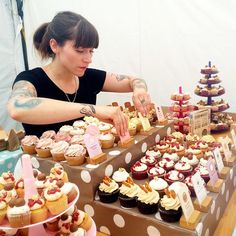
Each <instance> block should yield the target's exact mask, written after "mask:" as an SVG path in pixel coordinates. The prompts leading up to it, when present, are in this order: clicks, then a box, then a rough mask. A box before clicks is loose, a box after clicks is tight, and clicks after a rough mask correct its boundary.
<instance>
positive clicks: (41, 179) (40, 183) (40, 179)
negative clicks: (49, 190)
mask: <svg viewBox="0 0 236 236" xmlns="http://www.w3.org/2000/svg"><path fill="white" fill-rule="evenodd" d="M45 181H46V175H45V174H43V173H40V174H38V176H37V178H36V179H35V185H36V188H37V191H38V194H39V195H41V194H42V193H43V189H44V187H45Z"/></svg>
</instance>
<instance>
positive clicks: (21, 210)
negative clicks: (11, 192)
mask: <svg viewBox="0 0 236 236" xmlns="http://www.w3.org/2000/svg"><path fill="white" fill-rule="evenodd" d="M30 217H31V213H30V208H29V206H28V205H27V204H26V203H25V200H24V199H23V198H13V199H12V200H11V201H10V202H9V207H8V208H7V218H8V221H9V224H10V226H11V227H12V228H20V227H23V226H25V225H29V224H30Z"/></svg>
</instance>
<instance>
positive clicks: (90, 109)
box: [80, 104, 96, 116]
mask: <svg viewBox="0 0 236 236" xmlns="http://www.w3.org/2000/svg"><path fill="white" fill-rule="evenodd" d="M83 105H84V107H82V108H81V109H80V113H81V114H82V115H85V116H94V114H96V110H95V107H94V106H93V105H91V104H83Z"/></svg>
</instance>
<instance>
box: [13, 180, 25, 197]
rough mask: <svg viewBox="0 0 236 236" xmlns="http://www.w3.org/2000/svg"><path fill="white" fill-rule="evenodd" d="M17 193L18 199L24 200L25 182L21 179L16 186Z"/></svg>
mask: <svg viewBox="0 0 236 236" xmlns="http://www.w3.org/2000/svg"><path fill="white" fill-rule="evenodd" d="M15 189H16V193H17V196H18V197H21V198H24V181H23V179H22V178H20V179H19V180H18V181H17V182H16V185H15Z"/></svg>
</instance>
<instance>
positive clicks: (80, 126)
mask: <svg viewBox="0 0 236 236" xmlns="http://www.w3.org/2000/svg"><path fill="white" fill-rule="evenodd" d="M73 127H74V128H75V129H83V130H85V129H86V128H87V125H86V122H85V121H83V120H76V121H75V122H74V123H73Z"/></svg>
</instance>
